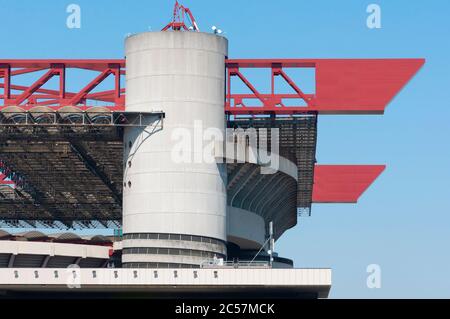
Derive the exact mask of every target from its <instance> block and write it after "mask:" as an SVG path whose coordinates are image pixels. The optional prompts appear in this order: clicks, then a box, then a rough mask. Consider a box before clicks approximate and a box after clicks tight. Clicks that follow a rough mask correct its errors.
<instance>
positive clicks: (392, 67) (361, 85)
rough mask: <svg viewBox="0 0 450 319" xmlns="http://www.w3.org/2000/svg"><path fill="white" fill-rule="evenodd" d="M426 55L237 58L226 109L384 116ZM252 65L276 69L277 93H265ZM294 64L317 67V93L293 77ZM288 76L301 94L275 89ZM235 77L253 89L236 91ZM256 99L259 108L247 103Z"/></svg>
mask: <svg viewBox="0 0 450 319" xmlns="http://www.w3.org/2000/svg"><path fill="white" fill-rule="evenodd" d="M424 62H425V60H424V59H279V60H277V59H270V60H268V59H237V60H234V59H231V60H228V61H227V62H226V65H227V67H228V74H227V75H228V77H227V96H226V103H225V111H226V112H227V113H228V114H261V113H276V114H295V113H307V112H318V113H320V114H383V112H384V110H385V108H386V106H387V104H388V103H389V102H390V101H391V100H392V99H393V97H394V96H395V95H396V94H397V93H398V92H399V91H400V90H401V89H402V88H403V86H405V85H406V83H407V82H408V81H409V80H410V79H411V78H412V77H413V76H414V74H415V73H416V72H417V71H418V70H419V69H420V68H421V67H422V65H423V64H424ZM247 68H263V69H268V70H270V71H271V78H270V80H271V83H272V86H271V92H267V93H262V92H259V91H258V90H257V89H256V86H255V85H254V84H252V83H251V81H249V80H248V79H247V78H246V77H245V76H244V75H243V73H242V70H243V69H247ZM289 68H313V69H314V70H315V93H310V94H307V93H305V92H303V91H302V89H301V87H300V86H299V85H297V84H296V83H295V81H293V80H292V78H290V77H289V76H288V75H287V74H286V72H285V70H286V69H289ZM277 76H279V77H281V78H283V79H284V80H285V81H286V83H287V85H288V86H290V87H291V88H292V91H293V92H295V93H292V94H285V93H284V94H281V93H277V92H275V87H274V82H275V78H276V77H277ZM232 77H237V78H239V79H240V80H241V81H242V82H243V83H244V84H245V86H247V87H248V89H249V90H250V91H251V93H248V94H237V93H233V88H232V86H231V79H232ZM249 99H253V100H255V101H257V102H258V104H259V106H255V105H246V104H245V101H244V100H249ZM289 99H301V100H303V103H302V105H297V106H286V105H285V104H284V100H289Z"/></svg>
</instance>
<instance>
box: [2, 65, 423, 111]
mask: <svg viewBox="0 0 450 319" xmlns="http://www.w3.org/2000/svg"><path fill="white" fill-rule="evenodd" d="M225 63H226V67H227V70H228V71H227V72H228V73H227V74H228V76H227V89H226V90H227V91H226V92H227V93H226V101H225V112H226V113H227V114H262V113H272V114H296V113H308V112H317V113H320V114H382V113H383V112H384V109H385V107H386V105H387V104H388V103H389V102H390V100H391V99H392V98H393V97H394V96H395V95H396V94H397V93H398V92H399V91H400V90H401V89H402V87H403V86H404V85H405V84H406V83H407V82H408V81H409V80H410V79H411V78H412V77H413V75H414V74H415V73H416V72H417V71H418V70H419V69H420V67H421V66H422V65H423V64H424V60H423V59H379V60H365V59H361V60H351V59H350V60H349V59H233V60H227V61H226V62H225ZM69 68H76V69H84V70H91V71H97V72H99V74H98V75H97V77H95V78H93V79H92V81H90V82H89V83H86V84H85V86H84V87H82V88H80V89H79V91H77V92H67V91H66V88H65V84H66V77H67V73H66V70H67V69H69ZM246 68H266V69H269V70H270V71H271V82H272V88H271V92H268V93H262V92H260V91H258V89H257V88H256V85H254V84H252V82H251V81H250V80H249V79H248V78H247V77H245V75H244V74H243V72H242V70H243V69H246ZM289 68H313V69H314V70H315V92H314V93H307V92H304V90H303V89H302V87H301V85H299V84H298V83H296V82H295V81H294V80H293V79H292V78H291V77H289V75H288V74H287V73H286V70H287V69H289ZM44 70H47V72H46V73H45V74H44V75H43V76H41V77H40V78H37V79H36V80H35V82H34V83H32V84H29V85H19V84H18V83H16V82H15V76H17V75H22V74H27V73H29V74H33V73H36V72H39V71H44ZM124 74H125V60H0V79H3V83H0V88H3V94H2V95H0V99H1V100H0V109H1V108H2V107H5V106H11V105H15V106H20V107H22V108H24V109H30V108H31V107H33V106H39V105H45V106H49V107H50V108H54V109H58V108H59V107H62V106H65V105H73V106H79V107H80V108H81V109H86V108H88V107H90V106H92V105H90V104H89V103H88V102H87V101H88V100H93V101H101V102H105V103H107V104H109V106H110V107H111V109H112V110H123V109H124V107H125V89H123V88H121V85H120V76H121V75H124ZM109 75H113V76H114V77H115V81H114V87H111V89H109V90H105V91H101V92H94V93H93V92H92V90H93V89H94V88H95V87H96V86H98V85H99V84H100V83H102V82H103V81H104V80H105V79H106V78H107V77H108V76H109ZM54 76H58V77H59V79H60V87H59V90H54V89H46V88H44V87H43V86H44V85H45V84H46V83H47V82H48V81H49V80H50V79H51V78H53V77H54ZM232 77H237V78H239V79H240V80H241V81H242V82H243V83H244V84H245V86H247V87H248V88H249V90H250V91H251V93H249V94H238V93H235V92H233V88H232V86H231V78H232ZM276 77H280V78H282V79H283V80H284V81H285V82H286V83H287V85H288V86H289V87H291V88H292V90H293V92H294V93H289V94H286V93H277V92H276V91H275V85H274V82H275V78H276ZM252 99H253V100H258V101H259V103H260V105H261V106H251V105H245V103H244V100H252ZM289 99H291V100H292V99H301V100H303V102H304V105H302V106H287V105H285V104H284V100H289ZM1 101H3V102H1Z"/></svg>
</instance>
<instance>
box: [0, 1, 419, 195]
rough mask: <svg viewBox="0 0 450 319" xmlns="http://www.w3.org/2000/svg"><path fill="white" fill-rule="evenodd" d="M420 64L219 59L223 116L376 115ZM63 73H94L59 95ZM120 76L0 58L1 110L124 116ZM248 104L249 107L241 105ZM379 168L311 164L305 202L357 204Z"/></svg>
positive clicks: (112, 65) (120, 64) (97, 65)
mask: <svg viewBox="0 0 450 319" xmlns="http://www.w3.org/2000/svg"><path fill="white" fill-rule="evenodd" d="M178 10H182V8H181V9H180V8H178ZM186 12H187V11H186ZM186 12H185V13H186ZM177 19H178V18H177ZM174 21H175V20H174ZM177 21H178V20H177ZM183 23H184V22H183ZM168 27H169V28H170V27H172V28H176V27H177V25H174V24H169V25H168ZM424 62H425V61H424V60H423V59H231V60H226V61H225V65H226V69H227V79H226V99H225V105H224V112H225V113H226V114H228V115H255V114H288V115H292V114H302V113H303V114H305V113H314V114H382V113H383V112H384V110H385V108H386V106H387V104H388V103H389V102H390V101H391V100H392V98H393V97H394V96H395V95H396V94H397V93H398V92H399V91H400V90H401V89H402V88H403V86H405V85H406V83H407V82H408V81H409V80H410V79H411V78H412V77H413V76H414V74H415V73H416V72H417V71H418V70H419V69H420V68H421V66H422V65H423V64H424ZM254 68H259V69H267V70H268V71H270V73H269V74H270V78H269V80H270V81H271V90H270V92H261V91H260V90H258V89H257V85H256V84H255V83H252V81H251V80H250V79H249V77H247V76H246V75H245V70H246V69H254ZM293 68H296V69H299V68H309V69H314V80H315V90H314V92H306V90H305V89H304V88H302V86H301V85H300V84H299V83H297V82H296V81H295V80H294V79H293V78H292V77H290V76H289V75H288V73H289V72H288V70H289V69H293ZM68 69H81V70H89V71H95V72H96V75H94V76H93V77H92V79H91V80H90V81H87V82H86V83H83V84H82V85H80V88H79V89H77V90H76V91H74V92H69V91H67V90H66V81H67V76H68V73H67V70H68ZM24 74H28V75H29V76H35V79H34V80H33V81H31V83H27V84H21V83H18V81H16V79H17V78H18V77H19V76H20V75H24ZM123 75H125V60H122V59H117V60H112V59H111V60H0V111H4V112H8V108H9V109H10V110H11V112H14V111H17V109H16V108H11V107H20V108H21V109H22V110H25V111H28V110H31V111H32V110H33V108H34V107H36V106H40V107H42V106H45V107H48V108H50V109H52V110H58V109H60V108H62V107H65V106H73V107H77V108H78V109H80V110H87V109H89V108H91V107H95V106H94V105H93V104H94V103H93V102H102V103H103V105H102V106H104V107H108V108H109V109H111V111H123V110H124V109H125V88H122V87H121V76H123ZM109 76H113V77H114V81H113V83H114V84H113V85H112V87H110V88H108V89H106V90H102V91H96V92H93V91H94V90H95V88H96V87H97V86H99V85H100V84H102V83H103V84H104V83H105V80H106V79H107V78H108V77H109ZM53 77H58V78H59V87H58V89H54V88H51V89H50V88H45V85H46V84H47V83H48V82H49V80H50V79H52V78H53ZM233 77H234V78H237V79H238V80H239V81H241V82H242V83H243V85H244V87H247V88H248V90H249V92H250V93H245V94H243V93H236V92H235V91H234V87H233V86H232V85H231V80H232V78H233ZM277 77H278V78H279V79H282V80H283V81H284V82H285V84H286V85H287V86H288V87H290V88H291V89H292V92H293V93H280V92H277V91H276V86H275V79H276V78H277ZM77 80H79V79H77ZM29 82H30V81H29ZM108 83H109V82H108ZM294 99H295V100H296V101H298V100H301V101H302V103H301V105H292V103H287V102H286V101H289V100H291V101H292V100H294ZM247 101H250V102H251V103H249V104H246V103H247ZM253 101H254V102H256V103H253ZM288 104H290V105H288ZM383 169H384V166H355V165H350V166H345V165H344V166H337V165H334V166H333V165H316V167H315V173H314V186H313V195H312V201H313V202H315V203H329V202H335V203H337V202H345V203H353V202H356V201H357V199H358V198H359V196H360V195H361V194H362V193H363V192H364V191H365V189H366V188H367V187H368V186H369V185H370V184H371V183H372V182H373V181H374V180H375V179H376V178H377V176H378V175H379V174H381V172H382V171H383ZM5 176H6V175H0V184H9V185H14V184H17V183H20V180H13V181H8V180H5Z"/></svg>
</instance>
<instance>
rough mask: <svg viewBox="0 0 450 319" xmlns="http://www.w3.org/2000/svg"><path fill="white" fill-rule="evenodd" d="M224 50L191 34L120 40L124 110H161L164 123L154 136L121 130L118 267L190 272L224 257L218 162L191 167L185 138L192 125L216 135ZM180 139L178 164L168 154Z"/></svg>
mask: <svg viewBox="0 0 450 319" xmlns="http://www.w3.org/2000/svg"><path fill="white" fill-rule="evenodd" d="M227 51H228V42H227V40H226V39H225V38H223V37H220V36H216V35H213V34H206V33H199V32H182V31H165V32H148V33H142V34H138V35H134V36H131V37H129V38H128V39H127V40H126V64H127V74H126V83H127V84H126V85H127V98H126V110H127V111H135V112H149V111H157V110H158V111H161V110H162V111H163V112H165V119H164V125H163V129H162V130H160V131H156V132H153V131H152V130H150V129H149V128H148V129H146V130H143V129H142V128H127V129H126V130H125V134H124V147H125V149H124V192H123V234H124V238H123V255H122V262H123V265H124V267H142V268H153V267H198V266H199V265H200V264H201V263H202V262H204V261H205V260H208V259H211V258H214V256H217V257H218V258H220V257H226V246H225V243H226V166H225V165H226V164H218V163H211V162H205V161H203V160H202V161H198V158H199V157H198V155H199V154H198V152H199V151H202V150H201V149H198V148H196V147H195V146H194V143H195V142H194V141H193V139H194V137H195V136H196V133H195V132H196V130H197V131H198V126H199V125H201V126H202V128H203V129H206V128H213V129H215V130H220V131H221V132H222V133H223V132H224V129H225V117H224V110H223V107H224V94H225V58H226V56H227ZM180 134H181V135H182V136H183V139H184V141H191V142H190V143H191V145H192V148H191V150H190V151H189V152H188V153H189V154H188V155H189V156H188V157H187V158H185V160H184V161H183V162H180V160H179V159H175V158H174V152H173V151H174V147H176V144H177V143H178V147H179V146H180V145H179V143H180V140H175V138H177V139H179V138H180ZM197 135H198V134H197ZM197 137H198V136H197ZM196 153H197V154H196ZM189 157H190V158H189ZM186 159H188V160H187V161H186ZM196 159H197V160H196Z"/></svg>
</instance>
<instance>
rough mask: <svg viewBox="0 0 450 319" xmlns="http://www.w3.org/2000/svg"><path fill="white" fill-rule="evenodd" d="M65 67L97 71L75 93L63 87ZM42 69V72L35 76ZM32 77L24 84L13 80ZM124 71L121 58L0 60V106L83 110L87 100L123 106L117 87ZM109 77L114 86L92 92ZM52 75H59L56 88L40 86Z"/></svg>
mask: <svg viewBox="0 0 450 319" xmlns="http://www.w3.org/2000/svg"><path fill="white" fill-rule="evenodd" d="M67 69H82V70H89V71H95V72H96V73H97V74H96V75H95V76H94V77H93V78H92V79H91V81H89V82H87V83H85V84H84V85H83V86H82V87H80V89H79V90H78V91H76V92H68V91H67V90H66V80H67V72H66V71H67ZM42 72H45V73H44V74H43V75H41V76H39V75H40V74H41V73H42ZM24 74H28V75H29V76H35V77H36V79H35V80H34V82H32V83H31V84H28V85H23V84H19V83H16V81H15V79H16V77H18V76H20V75H24ZM124 74H125V61H124V60H0V79H2V80H3V81H2V82H0V92H2V91H3V92H2V93H1V94H0V108H4V107H8V106H19V107H21V108H22V109H24V110H29V109H30V108H32V107H35V106H48V107H49V108H51V109H59V108H61V107H63V106H68V105H69V106H77V107H78V108H80V109H81V110H85V109H87V108H89V107H90V106H92V105H89V103H88V102H89V101H99V102H104V103H107V104H109V105H108V106H109V107H110V108H111V110H123V109H124V108H125V95H124V93H125V89H123V88H121V85H120V76H121V75H124ZM109 76H113V77H114V87H112V88H111V89H109V90H106V91H99V92H95V93H93V92H92V91H93V90H94V89H95V88H96V87H97V86H98V85H99V84H101V83H102V82H103V81H105V79H106V78H108V77H109ZM53 77H58V78H59V88H58V89H48V88H44V86H45V84H47V83H48V82H49V81H50V80H51V79H52V78H53Z"/></svg>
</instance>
